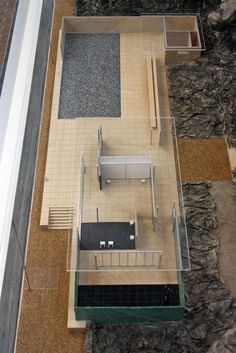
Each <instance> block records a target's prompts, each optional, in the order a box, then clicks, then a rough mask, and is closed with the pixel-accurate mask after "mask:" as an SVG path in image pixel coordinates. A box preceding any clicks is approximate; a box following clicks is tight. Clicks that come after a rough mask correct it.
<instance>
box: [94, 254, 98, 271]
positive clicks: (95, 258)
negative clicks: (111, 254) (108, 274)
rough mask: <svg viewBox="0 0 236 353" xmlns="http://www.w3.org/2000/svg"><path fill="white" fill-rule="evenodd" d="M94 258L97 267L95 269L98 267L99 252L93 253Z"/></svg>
mask: <svg viewBox="0 0 236 353" xmlns="http://www.w3.org/2000/svg"><path fill="white" fill-rule="evenodd" d="M93 258H94V267H95V270H97V269H98V260H97V254H95V253H94V254H93Z"/></svg>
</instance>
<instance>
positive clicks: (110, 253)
mask: <svg viewBox="0 0 236 353" xmlns="http://www.w3.org/2000/svg"><path fill="white" fill-rule="evenodd" d="M163 253H164V252H163V251H162V250H156V251H153V250H98V251H96V252H93V258H94V267H95V270H98V269H99V268H104V267H157V268H158V269H160V268H161V262H162V256H163Z"/></svg>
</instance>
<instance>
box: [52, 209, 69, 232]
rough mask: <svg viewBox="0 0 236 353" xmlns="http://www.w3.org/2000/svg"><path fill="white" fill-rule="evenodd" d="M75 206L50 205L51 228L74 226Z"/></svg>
mask: <svg viewBox="0 0 236 353" xmlns="http://www.w3.org/2000/svg"><path fill="white" fill-rule="evenodd" d="M73 219H74V208H73V207H49V222H48V228H49V229H70V228H72V227H73Z"/></svg>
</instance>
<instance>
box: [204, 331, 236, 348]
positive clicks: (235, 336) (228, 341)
mask: <svg viewBox="0 0 236 353" xmlns="http://www.w3.org/2000/svg"><path fill="white" fill-rule="evenodd" d="M233 352H236V328H233V329H231V330H229V331H227V332H226V334H225V335H224V336H223V337H222V339H221V340H219V341H216V342H215V343H214V344H213V345H212V347H211V348H210V349H209V351H208V352H207V353H233Z"/></svg>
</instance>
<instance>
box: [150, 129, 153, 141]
mask: <svg viewBox="0 0 236 353" xmlns="http://www.w3.org/2000/svg"><path fill="white" fill-rule="evenodd" d="M152 132H153V128H151V129H150V145H152Z"/></svg>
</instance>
